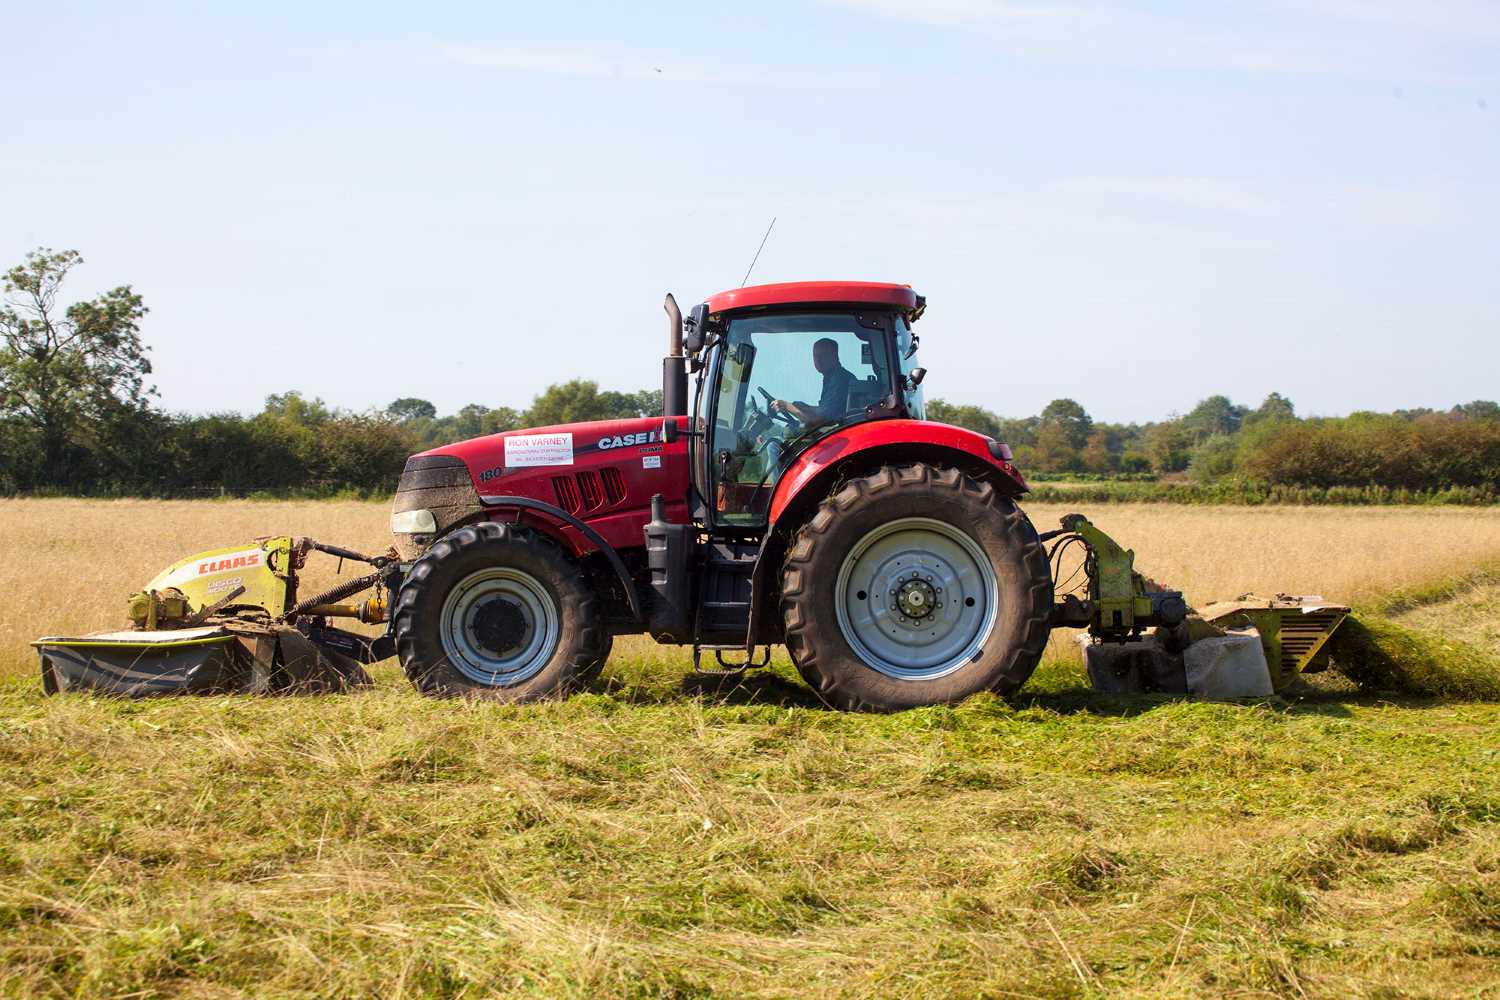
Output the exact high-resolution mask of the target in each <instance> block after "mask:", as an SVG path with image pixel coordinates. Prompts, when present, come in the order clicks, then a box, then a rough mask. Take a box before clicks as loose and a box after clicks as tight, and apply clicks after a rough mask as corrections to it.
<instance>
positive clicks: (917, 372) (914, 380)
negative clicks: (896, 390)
mask: <svg viewBox="0 0 1500 1000" xmlns="http://www.w3.org/2000/svg"><path fill="white" fill-rule="evenodd" d="M926 377H927V369H926V368H913V369H912V370H911V374H910V375H908V376H906V389H907V391H908V392H910V391H911V390H912V389H915V388H916V387H917V386H919V385H921V384H922V380H923V379H924V378H926Z"/></svg>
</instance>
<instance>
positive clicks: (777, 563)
mask: <svg viewBox="0 0 1500 1000" xmlns="http://www.w3.org/2000/svg"><path fill="white" fill-rule="evenodd" d="M665 308H666V312H667V315H668V319H669V327H668V331H669V349H668V354H667V356H666V358H665V360H664V364H663V384H662V395H663V410H664V412H663V414H662V415H661V416H653V417H643V418H639V419H628V420H609V421H597V422H588V423H576V424H566V425H559V426H555V427H539V428H532V429H527V430H521V431H512V432H506V433H502V434H493V435H489V436H486V437H481V438H476V439H474V440H470V441H464V442H460V443H458V444H453V445H448V446H445V447H441V448H436V449H433V450H431V451H428V452H424V453H422V454H420V455H416V456H413V457H412V458H411V459H409V460H408V461H407V463H406V468H405V470H404V471H403V473H402V475H401V479H400V482H399V483H398V485H397V490H396V496H395V501H394V505H393V509H392V515H391V531H392V533H393V535H394V539H395V544H394V547H393V549H392V552H391V553H390V554H389V555H387V556H382V557H378V558H373V559H366V561H367V562H368V563H369V564H370V565H371V567H372V569H373V570H374V572H372V573H370V574H369V575H367V576H366V577H362V578H360V579H359V580H357V581H353V582H352V583H351V585H346V587H343V588H339V592H338V593H337V594H324V595H320V596H319V598H318V599H317V600H316V601H312V602H308V601H304V602H301V603H295V601H294V589H295V573H294V570H295V565H294V564H295V563H296V557H295V555H290V556H287V557H284V559H283V563H282V564H283V565H284V567H285V568H284V569H283V570H280V571H278V570H277V569H276V568H275V567H274V566H272V567H270V568H268V572H270V573H272V574H273V575H276V578H277V579H278V580H279V581H280V583H279V584H278V586H282V587H283V588H287V592H286V593H285V595H283V596H279V597H274V598H264V597H262V598H259V599H258V600H257V601H256V602H251V601H250V598H249V597H248V596H243V595H242V596H241V597H236V598H226V597H224V596H221V594H222V592H221V591H212V592H211V591H209V590H207V589H204V590H203V591H201V592H195V591H191V590H188V589H184V588H182V587H180V586H178V584H177V583H174V581H177V580H178V579H179V577H177V576H171V575H170V574H168V575H166V576H164V577H163V578H159V579H158V581H155V582H154V584H153V585H152V586H150V587H148V588H147V593H146V596H145V597H144V598H138V599H137V601H136V602H135V604H136V605H139V606H140V607H141V608H143V609H144V612H145V617H144V618H141V619H140V621H139V622H138V624H139V626H140V628H138V629H137V630H136V631H135V632H134V633H132V636H131V637H130V638H128V639H118V640H111V639H106V637H98V636H96V637H92V638H91V639H89V638H86V639H79V640H68V639H50V640H43V641H42V642H40V643H38V645H39V647H40V649H41V651H42V659H43V670H44V675H46V672H47V671H48V670H49V669H51V670H52V671H53V673H52V676H53V678H54V680H53V681H51V682H49V685H51V686H55V687H59V688H60V687H63V686H65V685H64V684H63V683H62V682H61V681H59V680H57V678H60V677H63V676H64V675H65V674H67V671H66V670H64V669H63V668H61V667H59V666H58V664H59V663H64V662H69V661H68V657H72V661H71V662H74V663H75V668H74V670H73V673H75V674H79V675H80V676H82V675H83V674H84V673H86V669H85V667H80V666H77V665H76V664H77V663H78V662H80V661H88V662H91V663H95V664H98V663H101V662H104V663H115V664H117V665H118V664H119V662H120V661H122V660H129V661H130V663H129V668H130V669H131V670H132V671H134V672H135V673H140V672H141V670H140V669H139V668H140V662H139V661H140V660H141V658H142V656H143V655H144V653H145V652H147V651H152V652H151V656H152V657H153V658H155V659H157V660H160V661H161V662H162V663H163V664H164V669H167V668H170V669H171V670H180V667H179V665H180V664H181V663H188V664H191V663H192V662H194V660H195V659H202V660H203V661H204V662H208V660H209V658H210V654H209V653H208V652H207V649H208V648H209V647H212V646H213V645H214V643H218V644H219V645H222V646H224V647H225V648H233V649H234V650H237V651H238V653H237V654H236V655H239V656H240V657H241V659H242V660H245V661H246V662H248V663H250V664H253V665H254V669H252V670H250V675H251V676H260V675H267V676H273V677H274V676H277V674H276V671H277V670H278V669H279V665H280V664H283V663H284V662H285V657H286V654H284V653H282V652H275V651H271V652H268V649H269V647H266V646H265V645H263V644H261V639H260V638H259V637H260V635H261V634H262V633H261V632H259V631H255V632H253V634H254V636H255V637H256V638H255V640H254V644H253V645H254V647H255V648H254V649H251V648H250V646H251V645H252V643H250V642H249V640H248V639H247V637H246V636H245V634H244V633H245V631H246V627H245V626H243V625H241V624H238V623H239V622H240V621H241V619H242V618H244V616H246V615H248V616H249V618H253V619H255V622H256V626H255V627H256V628H257V629H260V628H267V629H273V630H279V631H277V632H276V635H277V636H278V637H282V636H290V635H292V634H295V635H297V636H301V637H302V639H303V640H305V642H306V643H308V644H310V645H311V646H312V647H313V648H314V649H315V650H322V651H325V652H328V653H329V655H334V654H336V655H337V656H339V657H342V658H343V661H348V662H349V663H350V664H352V665H354V666H356V667H357V665H358V664H359V663H364V662H370V661H372V660H374V659H379V658H383V657H385V656H389V655H396V656H398V657H399V658H400V662H401V664H402V666H403V667H404V669H405V672H406V674H407V676H408V677H409V678H410V679H411V681H412V683H413V684H414V685H415V686H416V687H417V688H418V689H419V690H420V691H422V692H424V693H426V694H430V695H435V696H465V697H471V698H480V699H494V700H502V701H522V700H530V699H537V698H545V697H556V696H560V695H563V694H566V693H567V692H569V691H572V690H575V689H577V688H578V687H580V686H581V685H583V684H586V683H587V682H588V681H589V680H590V679H591V678H592V677H593V676H594V675H595V674H597V672H598V671H599V670H600V668H601V667H602V665H603V664H604V662H605V660H606V659H607V657H608V656H609V653H610V648H611V644H612V641H613V637H614V636H616V635H620V634H627V633H645V634H648V635H650V636H652V637H653V638H654V639H656V640H657V641H658V642H662V643H672V644H679V645H684V646H689V647H691V649H692V656H693V665H694V669H695V670H698V671H700V672H703V673H708V674H712V675H716V676H723V675H738V674H739V673H741V672H743V671H745V670H747V669H750V668H752V667H758V666H764V665H765V664H766V663H767V662H769V658H770V647H771V646H772V645H776V644H784V645H785V646H786V647H787V649H788V651H789V652H790V654H791V657H792V660H793V661H794V662H795V663H796V665H797V668H798V670H799V671H800V672H801V674H802V676H803V677H804V678H805V679H806V680H807V682H808V683H809V684H810V685H811V686H812V688H813V689H814V691H816V692H817V694H818V695H819V697H820V698H822V699H823V700H824V701H826V702H827V703H829V704H831V705H835V706H838V707H842V708H848V709H855V708H872V709H886V710H889V709H901V708H907V707H912V706H918V705H930V704H937V703H949V702H954V701H958V700H960V699H962V698H964V697H966V696H967V695H970V694H973V693H975V692H978V691H986V690H987V691H995V692H998V693H1000V694H1010V693H1012V692H1014V691H1016V690H1017V689H1019V688H1020V687H1021V685H1022V684H1024V683H1025V681H1026V679H1027V678H1028V677H1029V676H1030V674H1031V672H1032V670H1033V669H1034V668H1035V666H1036V664H1037V662H1038V660H1039V659H1040V657H1041V655H1042V651H1043V649H1044V647H1045V646H1046V643H1047V639H1048V636H1049V634H1050V632H1051V630H1052V628H1054V627H1077V628H1085V629H1087V630H1088V631H1089V632H1090V633H1091V634H1092V635H1093V636H1094V637H1095V638H1096V639H1097V640H1098V641H1100V642H1105V643H1127V644H1130V643H1139V642H1140V641H1141V640H1142V639H1143V637H1144V636H1146V635H1147V634H1148V632H1152V631H1155V632H1158V633H1160V635H1161V636H1165V637H1168V638H1169V641H1163V642H1158V643H1157V645H1158V646H1160V647H1161V648H1162V649H1163V650H1164V652H1163V653H1162V654H1161V655H1163V656H1165V657H1167V658H1169V659H1170V657H1172V656H1175V655H1178V654H1179V653H1180V652H1181V649H1182V648H1184V647H1186V646H1187V645H1190V644H1191V643H1192V642H1193V641H1194V640H1195V639H1197V638H1201V637H1202V636H1203V635H1206V634H1209V633H1211V632H1214V631H1217V630H1216V629H1215V628H1213V626H1212V625H1211V624H1209V623H1207V622H1203V621H1201V620H1195V621H1194V622H1193V623H1191V624H1192V626H1193V627H1190V622H1189V610H1188V608H1187V605H1186V604H1185V602H1184V601H1183V599H1182V595H1181V594H1180V593H1178V592H1176V591H1171V590H1167V589H1165V588H1161V587H1158V586H1156V585H1154V584H1151V583H1150V582H1149V581H1147V580H1145V579H1144V578H1143V577H1141V576H1140V575H1139V574H1137V573H1136V572H1135V569H1134V564H1133V554H1132V553H1130V552H1129V551H1128V550H1125V549H1122V548H1121V547H1120V546H1118V545H1117V544H1115V543H1114V542H1113V541H1112V540H1111V539H1109V538H1108V536H1107V535H1105V534H1104V533H1103V532H1101V531H1099V530H1098V529H1097V528H1095V527H1094V526H1093V525H1092V524H1090V523H1089V522H1088V521H1087V519H1085V518H1083V517H1082V516H1081V515H1070V517H1068V518H1065V519H1064V520H1063V524H1062V526H1061V528H1060V529H1058V530H1056V531H1052V532H1048V533H1047V534H1046V535H1039V534H1038V533H1037V531H1036V530H1035V528H1033V526H1032V524H1031V522H1030V520H1028V518H1027V516H1026V514H1025V513H1024V512H1023V511H1022V510H1021V508H1020V507H1019V505H1018V500H1019V498H1020V497H1021V496H1022V495H1023V494H1024V493H1025V492H1026V491H1027V489H1028V487H1027V484H1026V481H1025V479H1024V478H1023V477H1022V475H1021V473H1020V471H1019V470H1018V469H1017V468H1016V466H1015V463H1014V460H1013V457H1012V455H1011V452H1010V450H1009V448H1007V447H1006V445H1005V444H1004V443H1002V442H1000V441H997V440H995V439H993V438H990V437H986V436H984V435H982V434H978V433H975V432H973V431H969V430H965V429H963V428H959V427H952V426H948V425H945V424H940V423H935V422H932V421H929V420H927V419H925V413H924V405H923V396H922V383H923V379H924V377H925V376H926V370H925V369H924V368H922V367H920V366H919V365H918V363H917V350H918V347H919V343H920V341H919V338H918V336H917V334H916V333H915V332H914V331H913V328H912V327H913V324H915V323H916V322H917V320H918V319H919V318H920V317H921V316H922V314H923V312H924V310H925V308H926V302H925V300H924V299H923V298H922V297H921V296H919V295H917V294H916V293H915V292H914V291H913V290H912V289H911V288H910V287H909V286H906V285H895V284H883V283H873V282H797V283H788V284H775V285H761V286H754V287H748V288H739V289H734V290H732V291H727V292H721V293H719V294H717V295H713V296H710V297H709V298H708V300H707V301H705V302H703V303H701V304H699V305H697V306H695V307H693V308H692V309H691V310H690V312H689V315H688V316H687V317H686V318H684V317H683V316H682V314H681V312H680V310H679V309H678V307H677V304H676V302H675V300H674V299H673V298H672V296H671V295H668V296H667V299H666V303H665ZM689 376H692V377H693V379H692V380H693V384H694V387H695V392H694V393H693V396H692V400H691V405H690V400H689V393H688V385H689ZM814 401H815V402H814ZM283 541H285V542H286V543H287V545H288V546H290V548H287V547H286V546H282V545H281V543H282V542H283ZM1049 541H1051V542H1052V543H1053V546H1052V548H1051V550H1050V553H1051V554H1052V555H1058V554H1059V552H1060V551H1062V550H1065V549H1066V548H1067V547H1068V546H1070V545H1072V544H1078V545H1081V546H1082V547H1083V550H1084V552H1085V553H1086V555H1085V559H1084V562H1083V570H1084V573H1085V577H1086V586H1085V587H1083V588H1082V589H1081V592H1078V593H1070V594H1067V595H1065V596H1063V599H1062V600H1061V601H1057V600H1055V597H1056V595H1055V593H1054V591H1055V589H1056V588H1055V586H1054V573H1053V568H1052V565H1051V560H1049V549H1048V548H1047V543H1048V542H1049ZM300 544H303V543H294V542H292V541H291V540H277V542H276V544H275V545H273V546H272V548H271V549H266V548H265V547H264V543H263V544H262V547H261V551H263V552H265V553H266V557H267V559H268V560H270V561H271V562H272V563H276V561H277V558H278V557H276V556H275V555H274V553H277V552H288V553H295V552H298V551H303V552H304V554H305V551H312V550H315V549H322V550H323V551H332V552H334V553H335V554H341V555H343V556H344V557H345V558H358V559H365V558H366V557H362V556H358V555H357V554H354V553H349V552H347V550H336V549H334V548H333V547H330V546H320V545H317V544H315V543H306V546H307V547H306V548H305V549H300V550H299V549H298V545H300ZM196 558H198V559H199V562H197V563H193V564H192V565H194V566H196V567H197V568H199V569H200V570H201V567H202V565H204V561H203V557H196ZM190 562H191V561H190ZM206 564H207V565H208V566H209V567H210V568H209V569H208V570H206V571H203V572H202V575H203V576H204V577H205V578H206V579H213V580H215V581H218V580H219V579H221V578H224V579H227V577H224V575H223V574H224V573H225V572H229V573H231V574H232V573H233V572H234V571H235V570H236V569H237V567H234V566H232V565H231V566H230V567H229V570H227V571H225V570H221V569H218V568H215V567H216V566H217V563H216V562H215V561H214V560H213V559H209V560H207V563H206ZM178 569H180V567H178ZM195 579H196V578H195ZM262 583H266V582H265V581H264V580H262ZM355 584H358V586H354V585H355ZM266 586H268V587H269V586H270V585H269V584H268V583H266ZM173 587H177V589H178V591H179V592H180V593H172V592H171V591H172V588H173ZM351 588H352V589H351ZM272 589H274V588H272ZM364 589H374V590H375V592H376V596H375V597H373V598H371V599H370V600H369V601H367V602H365V603H364V604H362V605H358V606H353V605H339V604H338V603H337V602H338V601H342V600H345V599H346V598H348V597H350V596H352V595H353V594H354V593H358V592H361V591H362V590H364ZM153 591H154V594H153V593H152V592H153ZM248 594H250V591H249V589H248V586H247V589H246V595H248ZM247 606H248V607H247ZM153 608H155V609H157V610H155V611H154V612H153V611H152V609H153ZM237 609H238V610H237ZM1242 610H1243V609H1242ZM153 615H154V617H153ZM231 615H233V616H237V617H226V616H231ZM338 616H344V617H360V618H362V619H363V620H365V621H372V622H380V621H384V622H385V624H386V626H387V628H386V631H385V634H384V635H382V636H380V637H379V638H377V639H375V640H373V641H366V640H363V639H361V638H359V637H358V636H354V635H353V633H348V632H343V631H341V630H338V629H333V628H331V627H330V626H329V625H328V619H329V618H332V617H338ZM1335 624H1336V622H1335ZM205 627H213V628H217V629H219V630H221V631H222V632H223V633H224V635H220V634H219V633H217V632H216V633H213V634H212V635H207V636H198V635H197V633H196V632H194V633H192V634H193V635H194V638H193V639H192V640H188V639H187V638H186V636H187V635H188V634H189V633H188V631H186V630H187V629H202V628H205ZM225 636H228V637H230V638H232V639H233V645H232V647H231V645H230V639H229V638H225ZM179 639H181V640H182V641H177V640H179ZM200 640H201V641H202V643H203V644H202V646H191V645H186V643H187V642H189V641H192V642H198V641H200ZM278 641H280V639H279V638H278ZM292 641H293V642H295V640H292ZM104 642H111V643H113V642H121V643H126V644H127V645H125V646H121V647H116V646H115V645H101V644H100V643H104ZM85 643H92V644H91V645H85ZM132 643H133V645H130V644H132ZM153 643H155V645H152V644H153ZM191 649H201V650H204V651H203V652H200V653H198V654H188V653H186V652H185V651H186V650H191ZM69 651H71V652H69ZM83 651H87V653H86V655H85V653H84V652H83ZM705 656H711V657H712V663H711V664H708V665H705V660H704V658H705ZM132 658H134V659H132ZM49 662H50V663H51V664H52V666H51V667H50V668H49V666H48V664H49ZM340 662H342V661H340ZM200 669H201V668H200ZM257 670H258V671H259V674H257V673H256V671H257ZM1278 676H1279V674H1278ZM283 679H285V675H284V674H283ZM256 683H259V682H256Z"/></svg>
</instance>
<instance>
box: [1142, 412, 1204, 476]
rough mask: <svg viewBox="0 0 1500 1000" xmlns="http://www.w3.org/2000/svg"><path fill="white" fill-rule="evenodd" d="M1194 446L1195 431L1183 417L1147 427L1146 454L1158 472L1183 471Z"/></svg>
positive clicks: (1152, 466)
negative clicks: (1185, 422)
mask: <svg viewBox="0 0 1500 1000" xmlns="http://www.w3.org/2000/svg"><path fill="white" fill-rule="evenodd" d="M1192 447H1193V432H1192V431H1191V430H1189V429H1188V428H1187V427H1186V426H1185V424H1184V423H1183V420H1182V418H1181V417H1175V418H1173V419H1170V420H1166V421H1164V422H1162V423H1159V424H1152V425H1151V426H1150V427H1148V428H1146V454H1147V455H1148V456H1149V457H1150V459H1151V468H1152V469H1153V470H1155V471H1156V472H1181V471H1182V470H1183V469H1186V468H1187V464H1188V457H1189V454H1190V453H1191V451H1192Z"/></svg>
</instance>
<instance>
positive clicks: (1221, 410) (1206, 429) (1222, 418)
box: [1182, 396, 1245, 441]
mask: <svg viewBox="0 0 1500 1000" xmlns="http://www.w3.org/2000/svg"><path fill="white" fill-rule="evenodd" d="M1244 422H1245V408H1244V407H1243V406H1236V405H1234V403H1232V402H1231V401H1230V399H1229V397H1228V396H1209V397H1208V398H1207V399H1205V400H1203V401H1202V402H1200V403H1199V404H1198V405H1197V406H1195V407H1193V408H1192V410H1191V411H1190V412H1189V413H1188V415H1187V416H1185V417H1183V418H1182V423H1183V425H1184V426H1185V427H1186V428H1187V429H1188V430H1189V431H1190V432H1192V435H1193V437H1194V438H1195V439H1196V440H1198V441H1202V440H1204V439H1206V438H1210V437H1213V436H1214V435H1215V434H1226V435H1227V434H1233V433H1235V432H1236V431H1238V430H1239V429H1240V425H1241V424H1243V423H1244Z"/></svg>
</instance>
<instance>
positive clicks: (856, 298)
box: [708, 281, 927, 320]
mask: <svg viewBox="0 0 1500 1000" xmlns="http://www.w3.org/2000/svg"><path fill="white" fill-rule="evenodd" d="M832 304H839V305H853V306H864V307H866V308H869V307H874V308H881V307H884V308H887V309H890V308H894V309H896V310H899V311H900V312H904V313H906V314H907V316H908V318H910V319H913V320H914V319H916V318H917V317H918V316H920V315H921V314H922V308H923V307H924V306H925V305H926V304H927V302H926V300H925V299H924V298H923V297H922V296H920V295H918V294H917V293H916V292H914V291H912V287H911V286H910V285H896V284H891V283H890V282H885V281H784V282H781V283H779V284H774V285H751V286H750V287H748V288H734V289H731V290H729V291H727V292H719V293H718V294H717V295H710V296H709V297H708V311H709V312H710V313H722V312H728V311H730V310H733V309H753V308H762V309H763V308H768V307H774V306H797V305H832Z"/></svg>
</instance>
